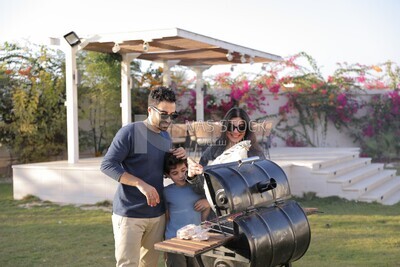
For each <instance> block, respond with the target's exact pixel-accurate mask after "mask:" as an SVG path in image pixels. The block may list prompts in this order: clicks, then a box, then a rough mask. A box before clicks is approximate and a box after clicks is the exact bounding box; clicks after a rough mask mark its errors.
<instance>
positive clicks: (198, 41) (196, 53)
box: [84, 28, 282, 67]
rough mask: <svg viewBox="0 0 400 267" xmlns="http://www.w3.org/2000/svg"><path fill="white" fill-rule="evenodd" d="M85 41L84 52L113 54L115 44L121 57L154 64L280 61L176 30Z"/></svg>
mask: <svg viewBox="0 0 400 267" xmlns="http://www.w3.org/2000/svg"><path fill="white" fill-rule="evenodd" d="M88 41H89V42H88V44H87V46H86V47H85V48H84V49H85V50H89V51H97V52H103V53H112V48H113V46H114V44H115V43H118V44H119V46H120V51H119V52H118V53H120V54H129V53H135V54H140V55H139V56H137V57H136V58H137V59H143V60H150V61H155V62H163V61H175V60H176V61H177V65H182V66H188V67H192V66H213V65H223V64H241V63H243V62H241V59H240V58H241V56H242V55H245V58H246V63H250V57H252V59H253V60H252V61H253V62H254V63H266V62H271V61H280V60H282V58H281V57H280V56H277V55H273V54H270V53H266V52H262V51H258V50H255V49H251V48H247V47H243V46H239V45H235V44H232V43H228V42H224V41H221V40H218V39H215V38H210V37H207V36H204V35H200V34H196V33H193V32H189V31H185V30H182V29H178V28H173V29H164V30H149V31H135V32H128V33H119V34H102V35H96V36H93V37H92V38H89V39H88ZM144 42H148V44H149V49H148V51H147V52H145V51H144V50H143V44H144ZM229 51H230V52H231V53H232V56H233V58H232V60H231V61H229V60H228V59H227V57H226V55H227V53H228V52H229Z"/></svg>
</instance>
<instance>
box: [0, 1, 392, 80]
mask: <svg viewBox="0 0 400 267" xmlns="http://www.w3.org/2000/svg"><path fill="white" fill-rule="evenodd" d="M399 13H400V1H398V0H319V1H317V0H201V1H192V0H142V1H138V0H112V1H104V0H79V1H78V0H67V1H66V0H0V42H4V41H9V42H10V41H21V40H29V41H31V42H33V43H37V44H48V43H49V42H48V37H60V38H62V36H63V35H64V34H66V33H68V32H70V31H72V30H73V31H75V32H76V33H77V34H78V35H79V36H89V35H91V34H99V33H117V32H129V31H136V30H148V29H166V28H181V29H184V30H187V31H191V32H194V33H198V34H201V35H205V36H208V37H212V38H216V39H219V40H222V41H226V42H230V43H233V44H237V45H242V46H245V47H249V48H253V49H257V50H260V51H263V52H268V53H272V54H276V55H279V56H282V57H288V56H291V55H294V54H296V53H298V52H301V51H304V52H306V53H308V54H309V55H311V56H312V57H313V58H314V59H315V60H316V62H317V64H318V66H320V67H321V71H322V72H323V75H324V76H327V75H329V74H332V73H333V71H334V70H335V69H336V68H337V65H336V64H337V63H338V62H339V63H342V62H347V63H349V64H351V63H360V64H366V65H370V64H379V63H383V62H386V61H388V60H391V61H393V62H395V63H397V64H399V63H400V28H399V26H400V14H399ZM256 65H257V64H254V66H249V65H244V66H241V67H240V68H239V69H238V71H253V69H254V68H256V67H257V68H258V67H259V66H256ZM209 71H215V72H221V71H229V66H224V67H213V68H211V69H210V70H209Z"/></svg>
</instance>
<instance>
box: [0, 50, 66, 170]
mask: <svg viewBox="0 0 400 267" xmlns="http://www.w3.org/2000/svg"><path fill="white" fill-rule="evenodd" d="M1 50H2V53H1V54H0V66H1V67H0V75H1V78H0V81H1V82H0V94H1V100H0V112H1V117H0V133H1V139H0V141H1V143H2V144H3V145H5V146H6V147H7V148H8V149H9V150H10V152H11V154H12V155H13V156H14V157H16V158H17V161H18V162H20V163H27V162H34V161H43V160H48V159H49V158H51V157H54V156H59V155H62V153H63V152H65V150H66V137H65V133H66V124H65V121H66V120H65V106H64V102H65V78H64V75H63V73H64V72H63V71H62V70H63V69H64V65H63V62H64V59H63V56H62V54H61V53H59V52H57V51H52V50H49V49H47V48H46V47H44V46H40V47H37V46H33V45H30V44H28V45H27V46H25V47H22V46H19V45H17V44H8V43H5V44H4V45H2V47H1Z"/></svg>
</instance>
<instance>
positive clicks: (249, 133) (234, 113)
mask: <svg viewBox="0 0 400 267" xmlns="http://www.w3.org/2000/svg"><path fill="white" fill-rule="evenodd" d="M235 117H239V118H241V119H242V120H244V121H245V124H246V133H245V135H244V137H243V139H244V140H250V141H251V147H252V149H254V150H256V151H262V149H261V147H260V145H259V144H258V142H257V137H256V135H255V133H254V131H253V129H252V127H251V120H250V117H249V115H248V114H247V112H246V111H245V110H244V109H242V108H239V107H233V108H231V109H230V110H228V112H227V113H226V114H225V116H224V118H223V119H222V120H221V123H222V129H223V131H222V133H221V137H220V138H219V139H218V140H217V145H218V144H221V145H222V144H225V145H227V144H228V137H227V136H226V133H227V129H228V124H229V123H230V122H231V120H232V118H235Z"/></svg>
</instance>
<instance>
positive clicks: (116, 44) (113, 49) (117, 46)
mask: <svg viewBox="0 0 400 267" xmlns="http://www.w3.org/2000/svg"><path fill="white" fill-rule="evenodd" d="M111 50H112V51H113V53H118V52H119V50H121V47H120V46H119V44H118V43H117V42H115V43H114V46H113V48H112V49H111Z"/></svg>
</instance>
